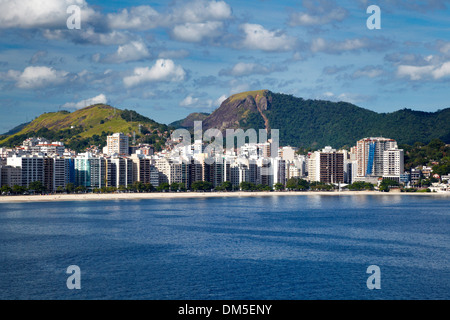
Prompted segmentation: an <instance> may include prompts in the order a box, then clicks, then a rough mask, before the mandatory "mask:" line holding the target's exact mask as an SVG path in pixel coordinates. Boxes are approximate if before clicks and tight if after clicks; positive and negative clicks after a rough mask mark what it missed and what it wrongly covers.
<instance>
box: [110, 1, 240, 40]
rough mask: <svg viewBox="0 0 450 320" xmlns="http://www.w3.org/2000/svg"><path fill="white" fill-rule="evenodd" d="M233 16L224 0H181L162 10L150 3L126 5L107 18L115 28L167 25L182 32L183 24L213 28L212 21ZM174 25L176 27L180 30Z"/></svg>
mask: <svg viewBox="0 0 450 320" xmlns="http://www.w3.org/2000/svg"><path fill="white" fill-rule="evenodd" d="M231 16H232V10H231V7H230V6H229V5H228V4H227V3H226V2H224V1H206V0H195V1H190V2H187V3H183V2H180V4H179V5H176V6H174V7H173V8H172V9H171V10H170V11H168V12H163V13H161V12H157V11H156V10H155V9H153V8H152V7H150V6H147V5H144V6H138V7H132V8H130V9H123V10H122V11H120V12H118V13H110V14H108V15H107V22H108V25H109V26H110V27H111V28H113V29H136V30H148V29H154V28H157V27H164V28H169V29H172V33H174V34H176V35H179V33H180V32H183V30H182V29H183V27H186V28H190V29H191V30H192V29H195V30H197V31H198V29H199V28H200V27H202V26H203V27H207V28H211V26H212V25H211V24H210V23H211V22H218V21H223V20H227V19H230V18H231ZM174 27H177V31H175V30H174ZM195 30H194V31H195ZM182 39H184V37H183V38H182ZM183 41H185V40H183ZM187 41H192V40H187Z"/></svg>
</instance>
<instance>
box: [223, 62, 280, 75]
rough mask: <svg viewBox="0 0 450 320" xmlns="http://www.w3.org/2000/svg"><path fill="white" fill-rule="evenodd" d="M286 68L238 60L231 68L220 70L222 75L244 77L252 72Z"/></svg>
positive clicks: (260, 72)
mask: <svg viewBox="0 0 450 320" xmlns="http://www.w3.org/2000/svg"><path fill="white" fill-rule="evenodd" d="M281 70H285V68H280V67H276V66H272V67H270V68H268V67H266V66H263V65H261V64H258V63H245V62H238V63H237V64H235V65H234V66H233V67H232V68H230V69H223V70H221V71H220V72H219V75H220V76H234V77H243V76H249V75H252V74H269V73H272V72H275V71H281Z"/></svg>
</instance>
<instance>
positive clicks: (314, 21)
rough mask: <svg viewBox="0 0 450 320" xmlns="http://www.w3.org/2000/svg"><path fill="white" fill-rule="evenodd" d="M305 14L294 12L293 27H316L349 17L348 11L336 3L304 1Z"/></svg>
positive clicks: (291, 20)
mask: <svg viewBox="0 0 450 320" xmlns="http://www.w3.org/2000/svg"><path fill="white" fill-rule="evenodd" d="M303 7H304V8H305V9H306V10H305V11H303V12H293V13H291V15H290V20H289V24H290V25H291V26H306V27H316V26H323V25H325V24H329V23H334V22H339V21H342V20H344V19H345V18H346V17H347V16H348V12H347V10H345V9H344V8H341V7H339V6H338V5H337V4H336V2H335V1H329V0H320V1H317V0H316V1H311V0H308V1H303Z"/></svg>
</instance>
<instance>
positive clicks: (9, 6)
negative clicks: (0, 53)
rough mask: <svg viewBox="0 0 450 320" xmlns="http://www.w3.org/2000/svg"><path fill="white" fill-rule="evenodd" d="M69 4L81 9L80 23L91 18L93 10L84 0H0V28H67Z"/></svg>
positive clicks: (93, 13)
mask: <svg viewBox="0 0 450 320" xmlns="http://www.w3.org/2000/svg"><path fill="white" fill-rule="evenodd" d="M70 5H77V6H79V7H80V9H81V18H82V20H81V21H82V22H81V23H82V24H83V23H84V22H87V21H89V20H91V19H92V18H93V17H94V16H95V14H96V13H95V12H94V10H93V9H92V8H90V7H89V6H88V4H87V2H86V1H85V0H65V1H61V0H8V1H6V0H2V1H0V29H5V28H23V29H27V28H50V27H61V28H67V25H66V21H67V18H68V17H69V15H68V14H67V12H66V10H67V8H68V7H69V6H70Z"/></svg>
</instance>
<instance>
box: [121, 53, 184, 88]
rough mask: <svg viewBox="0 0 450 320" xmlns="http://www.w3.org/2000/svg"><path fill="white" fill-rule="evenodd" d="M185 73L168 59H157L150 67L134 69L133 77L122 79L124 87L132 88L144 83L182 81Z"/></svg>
mask: <svg viewBox="0 0 450 320" xmlns="http://www.w3.org/2000/svg"><path fill="white" fill-rule="evenodd" d="M185 77H186V72H185V71H184V69H183V68H182V67H181V66H178V65H176V64H175V63H174V62H173V61H172V60H169V59H158V60H157V61H156V63H155V64H154V65H153V66H152V67H151V68H149V67H145V68H135V69H134V72H133V75H131V76H127V77H125V78H124V79H123V83H124V84H125V86H126V87H134V86H137V85H139V84H141V83H145V82H159V81H170V82H174V81H183V80H184V79H185Z"/></svg>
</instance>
